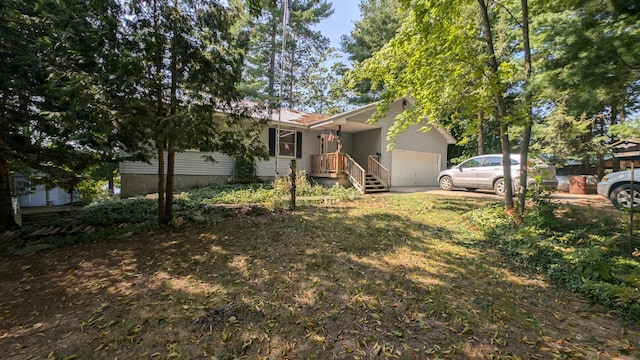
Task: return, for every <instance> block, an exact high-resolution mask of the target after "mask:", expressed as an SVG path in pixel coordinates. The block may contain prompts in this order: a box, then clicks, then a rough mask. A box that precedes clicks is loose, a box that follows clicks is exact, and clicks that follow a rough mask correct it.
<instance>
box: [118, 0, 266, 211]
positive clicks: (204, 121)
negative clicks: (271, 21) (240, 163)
mask: <svg viewBox="0 0 640 360" xmlns="http://www.w3.org/2000/svg"><path fill="white" fill-rule="evenodd" d="M241 10H242V9H241V8H238V7H230V6H227V5H224V4H222V2H210V1H199V0H185V1H177V0H175V1H168V0H152V1H134V2H132V3H131V4H130V8H129V9H128V12H127V13H126V14H125V16H124V20H126V23H125V26H124V27H123V35H122V36H123V39H124V41H125V43H126V47H125V49H126V56H124V59H123V63H124V64H125V65H126V66H124V67H123V69H124V71H122V72H120V73H119V75H118V76H119V77H120V78H121V79H120V82H119V83H121V84H122V88H121V91H120V93H121V94H123V98H122V100H123V108H122V109H121V115H122V116H121V118H122V121H121V126H122V127H123V128H127V129H130V130H131V131H132V132H133V133H135V134H137V137H138V138H139V139H140V140H141V141H139V143H143V144H147V145H148V146H149V147H150V148H153V149H154V151H155V156H156V157H157V159H158V218H159V221H160V223H162V224H166V223H168V222H170V221H171V219H172V217H173V190H174V182H173V179H174V168H175V155H176V153H178V152H180V151H184V150H186V149H189V148H197V149H201V150H203V151H217V152H222V153H226V154H230V155H233V154H236V153H243V154H250V155H251V156H260V157H264V156H265V155H266V154H265V153H266V150H265V149H264V146H262V145H261V144H260V142H259V141H258V140H259V133H260V130H261V129H262V126H263V125H264V123H262V122H260V121H251V120H250V116H249V115H248V111H249V110H248V109H247V112H244V113H243V112H242V111H239V106H237V101H238V100H239V97H240V94H239V92H238V89H237V84H238V83H239V82H240V79H241V70H242V65H243V62H244V55H245V50H246V48H247V46H248V36H247V34H246V33H245V32H242V31H237V29H236V22H237V21H238V19H239V18H240V11H241ZM220 113H225V114H228V116H225V117H224V118H222V119H221V117H219V116H217V115H216V114H220ZM130 150H135V151H138V150H139V149H130ZM132 152H133V151H132Z"/></svg>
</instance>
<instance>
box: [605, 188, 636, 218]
mask: <svg viewBox="0 0 640 360" xmlns="http://www.w3.org/2000/svg"><path fill="white" fill-rule="evenodd" d="M631 193H632V191H631V185H630V184H622V185H618V186H616V187H615V188H614V189H613V191H611V195H609V199H610V200H611V203H613V206H615V207H616V208H618V209H619V210H629V209H631V199H632V195H631ZM633 211H640V185H638V184H633Z"/></svg>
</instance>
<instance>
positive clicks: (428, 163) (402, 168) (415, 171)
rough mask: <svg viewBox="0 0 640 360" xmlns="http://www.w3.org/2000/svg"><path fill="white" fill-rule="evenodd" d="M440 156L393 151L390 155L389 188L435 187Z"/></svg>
mask: <svg viewBox="0 0 640 360" xmlns="http://www.w3.org/2000/svg"><path fill="white" fill-rule="evenodd" d="M439 159H440V155H438V154H428V153H421V152H416V151H407V150H395V151H394V152H393V153H392V154H391V186H436V185H437V183H438V173H439V172H440V166H439V163H440V161H439Z"/></svg>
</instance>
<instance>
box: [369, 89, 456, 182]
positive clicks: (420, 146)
mask: <svg viewBox="0 0 640 360" xmlns="http://www.w3.org/2000/svg"><path fill="white" fill-rule="evenodd" d="M401 106H402V104H401V102H399V101H398V102H395V103H393V104H391V106H390V108H389V111H388V112H387V116H386V117H385V118H384V119H382V120H380V121H379V122H378V123H377V125H380V126H381V127H382V134H383V135H382V150H385V151H383V152H382V164H383V165H384V166H385V167H387V168H388V169H389V170H391V171H393V164H392V163H391V153H389V152H386V150H387V144H388V141H387V134H388V133H389V129H390V128H391V126H392V125H393V123H394V121H395V117H396V116H397V115H398V114H400V112H402V107H401ZM423 126H424V125H411V126H410V127H409V128H408V129H407V130H405V131H404V132H403V133H401V134H400V135H398V137H397V138H396V145H395V149H398V150H410V151H417V152H423V153H430V154H437V155H440V158H441V159H446V158H447V140H446V139H445V138H444V137H443V136H442V134H440V132H438V130H436V129H435V128H432V129H431V130H430V131H428V132H423V131H421V130H420V128H422V127H423ZM440 167H441V170H444V167H446V161H441V165H440Z"/></svg>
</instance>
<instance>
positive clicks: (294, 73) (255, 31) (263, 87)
mask: <svg viewBox="0 0 640 360" xmlns="http://www.w3.org/2000/svg"><path fill="white" fill-rule="evenodd" d="M283 6H284V2H277V3H276V4H273V3H271V4H265V7H264V9H263V11H262V13H261V14H260V16H259V17H258V18H257V19H256V20H255V21H249V22H248V24H247V26H248V27H249V28H251V30H252V41H251V44H252V45H251V48H250V51H249V52H248V54H247V62H246V64H245V67H244V79H243V83H242V89H243V92H244V94H245V95H246V96H247V97H248V98H250V99H259V100H268V101H270V102H272V103H273V102H274V101H275V100H277V99H278V95H279V94H280V92H282V95H283V104H282V105H283V106H286V107H289V108H291V109H294V108H296V107H298V106H299V105H300V99H299V97H298V94H300V93H304V92H306V91H307V89H306V86H307V84H306V83H305V82H304V81H302V80H301V78H302V77H303V76H304V75H305V72H306V70H307V69H308V68H309V67H310V66H311V65H310V64H314V63H316V62H317V59H318V58H319V57H321V56H322V54H324V53H325V52H326V51H327V50H328V48H329V39H328V38H326V37H325V36H323V35H322V34H321V33H320V32H319V31H317V30H313V29H312V27H313V26H314V25H316V24H318V23H319V22H320V21H322V20H323V19H326V18H327V17H329V16H331V14H332V13H333V9H332V8H331V4H330V3H327V2H326V1H325V0H322V1H315V0H293V1H292V2H291V12H290V16H289V20H288V24H287V27H286V44H285V45H286V46H285V49H284V50H285V51H284V53H283V52H282V40H283V39H282V23H283V18H282V16H283V14H284V12H285V11H284V8H283ZM281 73H282V74H284V76H283V79H282V80H283V81H282V84H280V74H281Z"/></svg>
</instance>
